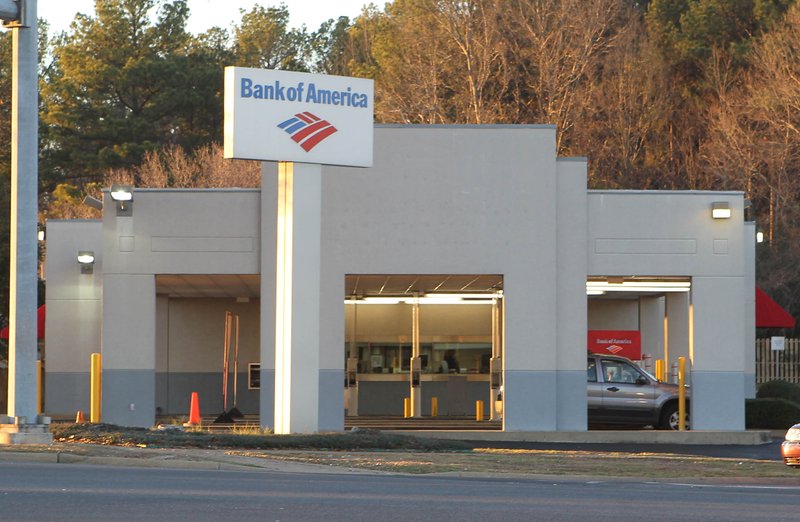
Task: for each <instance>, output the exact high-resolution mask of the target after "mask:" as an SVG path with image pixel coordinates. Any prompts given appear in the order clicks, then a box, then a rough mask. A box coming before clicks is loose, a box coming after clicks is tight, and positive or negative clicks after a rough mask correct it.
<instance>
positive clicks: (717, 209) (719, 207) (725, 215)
mask: <svg viewBox="0 0 800 522" xmlns="http://www.w3.org/2000/svg"><path fill="white" fill-rule="evenodd" d="M711 217H712V218H714V219H729V218H730V217H731V207H730V205H729V204H728V202H727V201H715V202H713V203H712V204H711Z"/></svg>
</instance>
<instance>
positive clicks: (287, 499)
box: [0, 462, 800, 522]
mask: <svg viewBox="0 0 800 522" xmlns="http://www.w3.org/2000/svg"><path fill="white" fill-rule="evenodd" d="M798 513H800V481H798V485H797V486H796V487H795V486H789V487H786V486H783V487H769V486H758V487H755V486H711V485H704V486H698V485H682V484H668V483H653V482H637V481H579V480H570V479H564V480H558V481H554V480H511V479H503V478H488V479H474V478H469V479H467V478H443V477H430V476H398V475H347V474H327V475H322V474H309V473H284V472H277V473H273V472H238V471H231V472H226V471H193V470H174V469H164V468H155V469H153V468H123V467H110V466H88V465H70V466H64V465H52V464H37V463H11V462H0V519H1V520H3V521H4V522H16V521H63V522H71V521H89V522H90V521H117V520H120V521H123V520H124V521H133V520H147V521H153V520H192V521H219V520H223V521H225V522H232V521H237V520H248V521H253V520H276V521H293V520H325V521H338V520H347V521H359V520H370V521H372V520H380V521H381V522H388V521H393V520H402V521H409V520H459V521H461V520H464V521H472V520H474V521H479V520H480V521H486V520H503V521H506V520H510V521H513V520H525V521H530V520H547V521H548V522H551V521H559V520H570V521H574V520H591V521H593V522H595V521H601V522H602V521H612V520H613V521H624V520H636V521H641V520H648V521H660V520H670V521H672V520H693V521H711V520H713V521H726V522H731V521H760V520H763V521H770V522H777V521H783V520H786V521H790V520H791V521H796V520H797V519H798Z"/></svg>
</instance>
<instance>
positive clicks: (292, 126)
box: [225, 67, 374, 167]
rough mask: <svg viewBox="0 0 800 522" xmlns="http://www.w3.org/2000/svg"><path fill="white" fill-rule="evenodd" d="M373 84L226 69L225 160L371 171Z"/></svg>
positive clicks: (302, 74) (286, 73) (361, 81)
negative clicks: (343, 167)
mask: <svg viewBox="0 0 800 522" xmlns="http://www.w3.org/2000/svg"><path fill="white" fill-rule="evenodd" d="M373 109H374V96H373V82H372V80H365V79H363V78H348V77H345V76H327V75H323V74H307V73H298V72H290V71H273V70H268V69H250V68H246V67H226V68H225V157H226V158H238V159H251V160H271V161H295V162H300V163H320V164H326V165H345V166H352V167H371V166H372V130H373V121H372V115H373V112H374V111H373Z"/></svg>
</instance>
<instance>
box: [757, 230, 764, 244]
mask: <svg viewBox="0 0 800 522" xmlns="http://www.w3.org/2000/svg"><path fill="white" fill-rule="evenodd" d="M763 242H764V233H763V232H762V231H760V230H759V231H758V232H756V243H763Z"/></svg>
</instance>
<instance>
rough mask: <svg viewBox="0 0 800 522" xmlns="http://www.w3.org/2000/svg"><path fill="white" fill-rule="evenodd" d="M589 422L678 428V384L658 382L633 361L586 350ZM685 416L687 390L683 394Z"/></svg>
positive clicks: (667, 428)
mask: <svg viewBox="0 0 800 522" xmlns="http://www.w3.org/2000/svg"><path fill="white" fill-rule="evenodd" d="M586 373H587V379H588V381H589V383H588V394H589V396H588V403H589V424H590V425H609V424H613V425H625V426H655V427H659V428H661V429H665V430H677V429H678V420H679V417H678V386H677V385H675V384H667V383H663V382H659V381H658V380H656V379H655V378H654V377H653V376H651V375H650V374H648V373H647V372H645V371H644V370H642V369H640V368H639V367H638V366H636V364H635V363H634V362H632V361H631V360H630V359H626V358H625V357H618V356H615V355H600V354H591V353H590V354H589V364H588V366H587V370H586ZM686 398H687V400H686V411H687V415H686V417H687V419H688V411H689V400H688V398H689V394H688V390H687V394H686ZM687 428H688V420H687Z"/></svg>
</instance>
